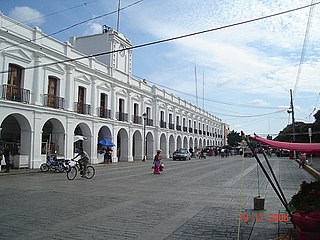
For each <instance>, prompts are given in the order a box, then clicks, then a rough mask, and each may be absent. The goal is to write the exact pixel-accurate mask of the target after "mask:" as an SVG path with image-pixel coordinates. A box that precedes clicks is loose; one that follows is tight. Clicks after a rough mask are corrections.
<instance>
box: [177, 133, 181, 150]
mask: <svg viewBox="0 0 320 240" xmlns="http://www.w3.org/2000/svg"><path fill="white" fill-rule="evenodd" d="M180 148H182V140H181V137H180V136H178V137H177V149H180Z"/></svg>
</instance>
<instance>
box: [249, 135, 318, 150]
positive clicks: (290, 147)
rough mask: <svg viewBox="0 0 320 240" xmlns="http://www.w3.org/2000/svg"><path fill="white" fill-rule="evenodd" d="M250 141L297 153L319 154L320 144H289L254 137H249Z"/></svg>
mask: <svg viewBox="0 0 320 240" xmlns="http://www.w3.org/2000/svg"><path fill="white" fill-rule="evenodd" d="M250 138H251V139H252V140H256V141H258V142H261V143H263V144H266V145H269V146H271V147H274V148H280V149H286V150H291V151H299V152H305V153H320V143H291V142H279V141H273V140H268V139H265V138H261V137H258V136H256V135H254V136H250Z"/></svg>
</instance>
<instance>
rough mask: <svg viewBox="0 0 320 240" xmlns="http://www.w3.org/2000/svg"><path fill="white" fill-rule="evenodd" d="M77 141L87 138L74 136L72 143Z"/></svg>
mask: <svg viewBox="0 0 320 240" xmlns="http://www.w3.org/2000/svg"><path fill="white" fill-rule="evenodd" d="M79 140H82V141H83V140H87V138H86V137H85V136H82V135H74V137H73V142H77V141H79Z"/></svg>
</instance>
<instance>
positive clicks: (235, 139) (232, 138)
mask: <svg viewBox="0 0 320 240" xmlns="http://www.w3.org/2000/svg"><path fill="white" fill-rule="evenodd" d="M241 140H242V138H241V135H240V133H238V132H235V131H234V130H232V131H231V132H230V133H229V134H228V145H229V146H231V147H237V146H239V142H241Z"/></svg>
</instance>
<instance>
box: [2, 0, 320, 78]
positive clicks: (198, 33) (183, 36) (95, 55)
mask: <svg viewBox="0 0 320 240" xmlns="http://www.w3.org/2000/svg"><path fill="white" fill-rule="evenodd" d="M142 1H143V0H140V1H137V2H135V3H133V4H130V5H127V6H126V7H123V8H121V10H123V9H125V8H128V7H129V6H132V5H135V4H137V3H139V2H142ZM318 4H320V2H317V3H313V4H309V5H306V6H302V7H298V8H294V9H290V10H286V11H283V12H279V13H275V14H271V15H267V16H263V17H259V18H254V19H251V20H246V21H242V22H238V23H233V24H229V25H225V26H221V27H217V28H211V29H207V30H203V31H198V32H193V33H189V34H185V35H180V36H176V37H172V38H166V39H162V40H158V41H153V42H148V43H144V44H139V45H136V46H131V47H126V48H124V49H118V50H113V51H107V52H102V53H96V54H91V55H86V56H82V57H77V58H71V59H68V60H62V61H55V62H51V63H46V64H40V65H36V66H30V67H26V68H24V69H25V70H28V69H34V68H39V67H46V66H50V65H53V64H58V63H67V62H74V61H78V60H81V59H86V58H90V57H98V56H102V55H107V54H112V53H117V52H122V51H126V50H133V49H138V48H143V47H147V46H151V45H157V44H161V43H165V42H171V41H175V40H179V39H183V38H188V37H191V36H196V35H200V34H205V33H209V32H214V31H218V30H221V29H225V28H231V27H235V26H239V25H243V24H247V23H252V22H256V21H260V20H263V19H267V18H271V17H275V16H279V15H283V14H286V13H290V12H294V11H298V10H301V9H304V8H307V7H311V6H315V5H318ZM115 12H117V10H115V11H113V12H112V13H115ZM108 14H110V13H108ZM108 14H104V15H101V16H99V17H102V16H105V15H108ZM99 17H94V18H91V19H90V20H92V19H97V18H99ZM90 20H89V21H90ZM87 21H88V20H87ZM84 22H85V21H83V22H81V23H78V24H75V25H80V24H82V23H84ZM75 25H72V26H70V27H68V28H71V27H73V26H75ZM66 29H67V28H66ZM61 31H62V30H60V31H59V32H61ZM31 41H32V40H29V41H27V42H31ZM19 45H21V43H20V44H19ZM13 46H15V45H13ZM10 47H12V46H10ZM2 50H3V49H2ZM7 72H9V70H5V71H0V74H1V73H7Z"/></svg>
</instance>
